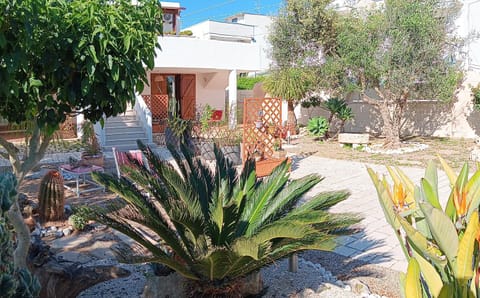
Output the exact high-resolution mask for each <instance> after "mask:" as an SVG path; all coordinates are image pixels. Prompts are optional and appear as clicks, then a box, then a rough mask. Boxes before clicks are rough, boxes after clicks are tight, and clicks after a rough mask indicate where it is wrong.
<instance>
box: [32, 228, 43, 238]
mask: <svg viewBox="0 0 480 298" xmlns="http://www.w3.org/2000/svg"><path fill="white" fill-rule="evenodd" d="M30 235H32V236H41V235H42V230H41V229H39V228H38V227H37V228H35V230H33V231H32V233H30Z"/></svg>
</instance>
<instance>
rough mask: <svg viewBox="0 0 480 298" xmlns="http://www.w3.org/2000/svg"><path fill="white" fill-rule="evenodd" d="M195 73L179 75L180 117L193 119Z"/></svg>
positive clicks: (194, 110)
mask: <svg viewBox="0 0 480 298" xmlns="http://www.w3.org/2000/svg"><path fill="white" fill-rule="evenodd" d="M195 94H196V89H195V75H194V74H182V75H180V114H181V117H182V119H188V120H193V119H195V112H196V108H195V105H196V98H195Z"/></svg>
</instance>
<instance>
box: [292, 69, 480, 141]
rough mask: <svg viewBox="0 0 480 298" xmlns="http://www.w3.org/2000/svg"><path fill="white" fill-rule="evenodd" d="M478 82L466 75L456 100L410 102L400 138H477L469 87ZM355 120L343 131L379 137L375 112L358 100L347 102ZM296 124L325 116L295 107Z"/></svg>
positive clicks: (479, 115)
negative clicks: (447, 101) (411, 136)
mask: <svg viewBox="0 0 480 298" xmlns="http://www.w3.org/2000/svg"><path fill="white" fill-rule="evenodd" d="M478 82H480V74H479V73H477V72H468V73H467V75H466V79H465V81H464V83H463V84H462V86H461V87H460V88H459V90H458V92H457V99H456V100H455V101H454V102H452V103H448V104H443V103H439V102H436V101H423V102H422V101H412V102H410V104H409V108H408V109H407V111H406V113H405V115H406V122H405V123H404V126H403V130H402V133H403V135H404V136H410V135H420V136H439V137H458V138H475V137H476V136H480V112H478V111H475V110H474V109H473V105H472V95H471V92H470V87H471V86H474V85H476V84H477V83H478ZM348 103H349V106H350V107H351V108H352V110H353V113H354V115H355V119H354V120H353V121H352V122H349V123H348V124H347V125H346V126H345V131H346V132H368V133H370V134H372V135H381V128H382V126H383V122H382V119H381V117H380V115H379V113H378V112H377V111H376V110H375V109H373V108H372V106H370V105H368V104H366V103H363V102H361V101H358V100H356V101H353V100H349V101H348ZM296 114H297V118H298V123H299V124H303V125H306V124H307V122H308V119H309V118H311V117H316V116H325V117H328V113H327V112H326V111H325V110H322V109H321V108H311V109H304V108H300V107H297V109H296Z"/></svg>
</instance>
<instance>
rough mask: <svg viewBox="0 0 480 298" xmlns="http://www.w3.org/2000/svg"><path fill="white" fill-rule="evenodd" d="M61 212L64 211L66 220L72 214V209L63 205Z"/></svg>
mask: <svg viewBox="0 0 480 298" xmlns="http://www.w3.org/2000/svg"><path fill="white" fill-rule="evenodd" d="M63 210H65V216H66V217H67V218H68V217H69V216H70V215H72V214H73V209H72V206H70V205H68V204H65V206H63Z"/></svg>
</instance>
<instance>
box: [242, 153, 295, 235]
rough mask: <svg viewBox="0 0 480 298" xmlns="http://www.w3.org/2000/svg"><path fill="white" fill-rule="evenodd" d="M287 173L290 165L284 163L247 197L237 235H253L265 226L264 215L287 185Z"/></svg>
mask: <svg viewBox="0 0 480 298" xmlns="http://www.w3.org/2000/svg"><path fill="white" fill-rule="evenodd" d="M287 171H288V165H287V164H286V162H284V163H282V164H281V165H279V166H278V167H277V168H275V169H274V170H273V172H272V174H271V175H270V176H269V177H268V178H266V179H265V180H263V181H262V182H261V183H260V184H259V185H258V187H256V188H255V189H254V190H253V192H252V193H251V195H250V196H249V197H247V202H246V204H245V209H244V210H243V213H242V217H241V220H240V223H241V224H240V225H239V230H238V232H237V235H239V236H240V235H247V236H249V235H253V234H254V233H255V230H256V229H258V228H259V227H261V226H262V225H263V224H264V220H265V218H264V216H263V214H264V212H265V210H267V208H268V205H269V204H270V203H271V202H273V200H274V199H276V196H277V194H278V193H279V192H280V190H281V189H282V188H283V187H284V186H285V184H286V183H287V181H288V176H287V175H286V174H287Z"/></svg>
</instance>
